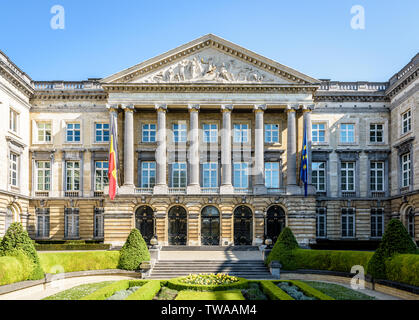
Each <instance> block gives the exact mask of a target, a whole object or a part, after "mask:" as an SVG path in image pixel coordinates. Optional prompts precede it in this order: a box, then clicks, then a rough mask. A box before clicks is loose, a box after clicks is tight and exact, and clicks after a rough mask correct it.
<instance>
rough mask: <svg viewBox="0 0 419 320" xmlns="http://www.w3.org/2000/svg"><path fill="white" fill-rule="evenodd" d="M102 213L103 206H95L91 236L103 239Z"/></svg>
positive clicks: (103, 211)
mask: <svg viewBox="0 0 419 320" xmlns="http://www.w3.org/2000/svg"><path fill="white" fill-rule="evenodd" d="M104 213H105V210H104V209H103V208H95V212H94V217H93V218H94V226H93V237H94V238H96V239H103V237H104V235H105V232H104V229H105V228H104Z"/></svg>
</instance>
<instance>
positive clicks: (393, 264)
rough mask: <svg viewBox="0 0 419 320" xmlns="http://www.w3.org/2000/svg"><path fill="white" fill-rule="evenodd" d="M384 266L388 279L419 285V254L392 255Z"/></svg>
mask: <svg viewBox="0 0 419 320" xmlns="http://www.w3.org/2000/svg"><path fill="white" fill-rule="evenodd" d="M385 266H386V276H387V279H388V280H390V281H396V282H401V283H407V284H410V285H413V286H417V287H419V254H398V255H394V256H393V257H391V258H389V259H387V260H386V262H385Z"/></svg>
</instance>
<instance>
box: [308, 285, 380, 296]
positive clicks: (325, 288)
mask: <svg viewBox="0 0 419 320" xmlns="http://www.w3.org/2000/svg"><path fill="white" fill-rule="evenodd" d="M301 282H305V283H307V284H308V285H309V286H311V287H313V288H314V289H317V290H319V291H321V292H323V293H324V294H327V295H328V296H330V297H332V298H335V299H336V300H375V298H374V297H371V296H368V295H366V294H364V293H362V292H360V291H356V290H352V289H348V288H346V287H344V286H340V285H338V284H333V283H326V282H318V281H301Z"/></svg>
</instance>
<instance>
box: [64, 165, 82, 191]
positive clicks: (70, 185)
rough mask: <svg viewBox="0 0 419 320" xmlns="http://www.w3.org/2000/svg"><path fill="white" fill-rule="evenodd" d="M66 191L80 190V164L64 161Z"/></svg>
mask: <svg viewBox="0 0 419 320" xmlns="http://www.w3.org/2000/svg"><path fill="white" fill-rule="evenodd" d="M65 166H66V170H65V173H66V191H79V190H80V162H79V161H66V163H65Z"/></svg>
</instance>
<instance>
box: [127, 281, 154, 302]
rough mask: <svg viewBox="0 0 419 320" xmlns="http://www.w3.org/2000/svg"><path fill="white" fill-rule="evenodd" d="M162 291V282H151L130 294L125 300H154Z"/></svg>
mask: <svg viewBox="0 0 419 320" xmlns="http://www.w3.org/2000/svg"><path fill="white" fill-rule="evenodd" d="M160 289H161V284H160V281H158V280H150V281H148V282H147V283H146V284H145V285H143V286H142V287H141V288H139V289H138V290H137V291H135V292H133V293H132V294H130V295H129V296H128V297H127V298H126V299H125V300H153V298H154V297H155V296H156V294H157V293H159V291H160Z"/></svg>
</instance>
